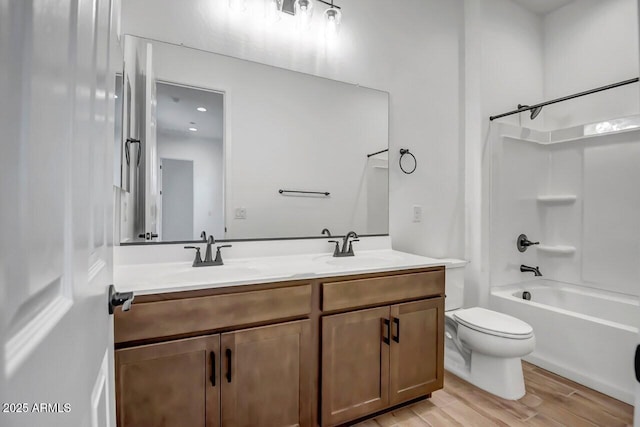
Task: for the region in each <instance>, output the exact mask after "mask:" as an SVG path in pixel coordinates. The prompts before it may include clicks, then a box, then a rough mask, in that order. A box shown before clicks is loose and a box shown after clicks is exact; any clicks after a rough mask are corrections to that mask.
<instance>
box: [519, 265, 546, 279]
mask: <svg viewBox="0 0 640 427" xmlns="http://www.w3.org/2000/svg"><path fill="white" fill-rule="evenodd" d="M520 271H521V272H523V273H527V272H529V273H533V275H534V276H536V277H539V276H542V273H540V267H529V266H528V265H524V264H523V265H521V266H520Z"/></svg>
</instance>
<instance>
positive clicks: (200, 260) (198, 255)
mask: <svg viewBox="0 0 640 427" xmlns="http://www.w3.org/2000/svg"><path fill="white" fill-rule="evenodd" d="M184 248H185V249H195V250H196V258H195V259H194V260H193V266H194V267H195V266H197V265H200V264H202V257H201V256H200V248H199V247H198V246H185V247H184Z"/></svg>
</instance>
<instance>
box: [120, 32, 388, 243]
mask: <svg viewBox="0 0 640 427" xmlns="http://www.w3.org/2000/svg"><path fill="white" fill-rule="evenodd" d="M124 51H125V54H124V62H125V66H124V69H125V72H124V75H123V76H122V82H121V84H122V86H123V93H124V97H123V98H124V99H123V100H122V104H121V105H122V107H121V108H122V110H123V116H124V119H123V121H122V125H121V126H122V127H123V131H122V135H123V137H122V139H123V142H122V146H121V149H120V152H121V155H120V156H118V159H119V164H118V167H119V168H120V170H121V174H122V176H121V182H122V185H121V190H120V237H121V242H122V243H134V242H168V241H191V240H199V239H200V236H201V233H202V231H205V232H206V233H207V234H210V235H213V236H215V238H216V239H218V240H237V239H260V238H296V237H313V236H320V235H321V232H322V230H323V229H324V228H327V229H329V230H330V231H331V233H333V234H335V235H340V234H346V233H347V232H348V231H350V230H355V231H356V232H357V233H359V234H360V235H371V234H387V233H388V228H389V196H388V189H389V187H388V178H389V176H388V157H387V155H388V152H386V149H387V148H388V127H389V95H388V93H386V92H382V91H378V90H375V89H369V88H363V87H360V86H357V85H352V84H348V83H343V82H338V81H334V80H329V79H324V78H320V77H316V76H311V75H308V74H302V73H297V72H293V71H290V70H286V69H282V68H276V67H271V66H267V65H263V64H259V63H255V62H250V61H244V60H240V59H237V58H232V57H227V56H223V55H218V54H214V53H211V52H205V51H201V50H197V49H191V48H187V47H184V46H176V45H172V44H168V43H163V42H158V41H153V40H148V39H142V38H138V37H133V36H125V47H124ZM372 153H377V154H375V155H373V156H368V155H369V154H372Z"/></svg>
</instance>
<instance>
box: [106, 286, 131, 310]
mask: <svg viewBox="0 0 640 427" xmlns="http://www.w3.org/2000/svg"><path fill="white" fill-rule="evenodd" d="M134 298H135V296H134V295H133V292H116V287H115V286H113V285H109V314H113V312H114V311H115V309H116V307H118V306H119V305H121V306H122V311H129V310H131V303H132V302H133V299H134Z"/></svg>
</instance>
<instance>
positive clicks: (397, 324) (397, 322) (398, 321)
mask: <svg viewBox="0 0 640 427" xmlns="http://www.w3.org/2000/svg"><path fill="white" fill-rule="evenodd" d="M393 323H395V324H396V335H395V336H392V337H391V338H392V339H393V340H394V341H395V342H397V343H399V342H400V319H399V318H397V317H394V318H393Z"/></svg>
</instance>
